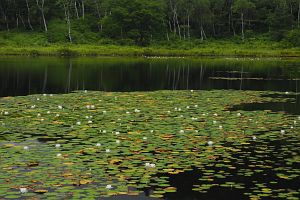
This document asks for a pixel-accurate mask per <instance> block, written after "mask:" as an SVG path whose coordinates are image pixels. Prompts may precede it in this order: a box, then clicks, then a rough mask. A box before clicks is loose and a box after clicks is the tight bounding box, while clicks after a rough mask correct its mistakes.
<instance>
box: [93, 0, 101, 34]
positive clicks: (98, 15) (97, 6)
mask: <svg viewBox="0 0 300 200" xmlns="http://www.w3.org/2000/svg"><path fill="white" fill-rule="evenodd" d="M94 2H95V4H96V10H97V17H98V20H99V21H100V19H101V14H100V9H99V5H98V1H97V0H94ZM97 24H98V25H97V26H98V30H99V31H102V24H100V27H99V23H97Z"/></svg>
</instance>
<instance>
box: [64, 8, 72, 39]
mask: <svg viewBox="0 0 300 200" xmlns="http://www.w3.org/2000/svg"><path fill="white" fill-rule="evenodd" d="M64 9H65V17H66V22H67V25H68V37H69V41H70V42H71V43H72V35H71V20H70V8H69V6H68V5H65V4H64Z"/></svg>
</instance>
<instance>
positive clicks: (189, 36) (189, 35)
mask: <svg viewBox="0 0 300 200" xmlns="http://www.w3.org/2000/svg"><path fill="white" fill-rule="evenodd" d="M188 38H189V39H190V38H191V34H190V15H189V14H188Z"/></svg>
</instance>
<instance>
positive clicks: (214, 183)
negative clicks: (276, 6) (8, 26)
mask: <svg viewBox="0 0 300 200" xmlns="http://www.w3.org/2000/svg"><path fill="white" fill-rule="evenodd" d="M0 76H1V82H0V96H2V98H0V111H1V114H0V198H4V199H20V198H21V199H32V198H39V199H57V198H60V199H84V198H86V199H99V198H101V199H102V198H104V199H117V200H118V199H120V200H121V199H145V200H146V199H168V200H177V199H178V200H182V199H183V200H184V199H186V200H195V199H222V198H224V196H225V195H226V197H228V198H230V199H270V198H272V199H299V196H300V187H299V185H300V135H299V133H300V127H299V124H300V117H299V114H300V112H299V111H300V105H299V100H298V99H299V93H298V92H299V91H298V89H299V87H300V84H299V78H300V61H299V60H294V59H290V60H281V59H263V60H260V59H235V58H232V59H221V58H218V59H213V58H205V59H204V58H203V59H183V58H181V59H179V58H51V57H36V58H31V57H2V58H0Z"/></svg>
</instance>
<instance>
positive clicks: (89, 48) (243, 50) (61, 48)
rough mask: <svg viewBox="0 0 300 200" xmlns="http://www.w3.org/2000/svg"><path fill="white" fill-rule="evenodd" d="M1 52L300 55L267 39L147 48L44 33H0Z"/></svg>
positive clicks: (297, 50) (176, 43) (298, 50)
mask: <svg viewBox="0 0 300 200" xmlns="http://www.w3.org/2000/svg"><path fill="white" fill-rule="evenodd" d="M113 43H115V42H113ZM0 55H53V56H195V57H198V56H249V57H251V56H252V57H300V48H299V47H298V48H295V47H292V46H290V45H289V44H287V43H283V42H273V41H269V40H267V39H265V38H256V39H248V40H246V41H245V42H242V41H241V40H237V39H231V40H207V41H200V40H196V39H193V40H190V41H189V40H185V41H183V40H181V41H180V40H174V41H169V42H166V41H153V42H152V44H151V45H150V46H148V47H139V46H129V45H127V46H126V45H118V44H110V43H109V42H108V41H107V40H96V41H95V42H94V43H93V44H70V43H49V42H48V39H47V36H46V35H45V34H43V33H7V32H0Z"/></svg>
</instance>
